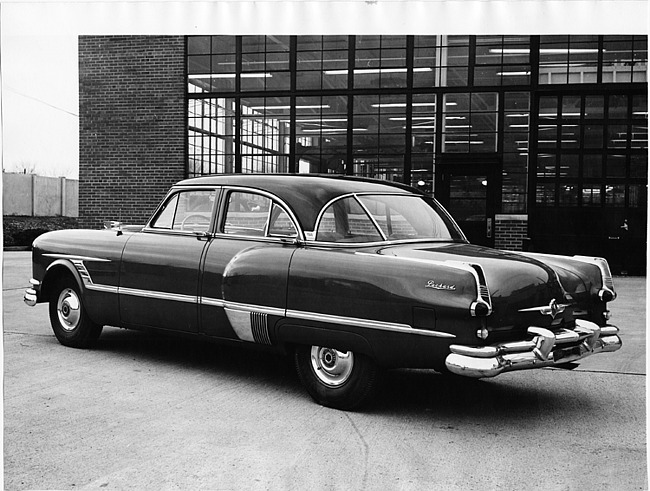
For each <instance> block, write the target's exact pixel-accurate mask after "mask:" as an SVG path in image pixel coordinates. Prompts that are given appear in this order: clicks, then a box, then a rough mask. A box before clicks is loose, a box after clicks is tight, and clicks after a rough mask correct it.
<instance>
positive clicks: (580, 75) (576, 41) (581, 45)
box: [539, 36, 599, 84]
mask: <svg viewBox="0 0 650 491" xmlns="http://www.w3.org/2000/svg"><path fill="white" fill-rule="evenodd" d="M598 53H599V47H598V36H541V39H540V48H539V83H540V84H567V83H570V84H582V83H596V82H597V80H598Z"/></svg>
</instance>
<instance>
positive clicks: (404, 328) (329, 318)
mask: <svg viewBox="0 0 650 491" xmlns="http://www.w3.org/2000/svg"><path fill="white" fill-rule="evenodd" d="M287 317H289V318H293V319H301V320H309V321H316V322H328V323H331V324H340V325H344V326H353V327H363V328H367V329H378V330H381V331H392V332H400V333H404V334H418V335H422V336H432V337H437V338H449V339H451V338H455V337H456V336H455V335H454V334H450V333H447V332H440V331H428V330H426V329H416V328H413V327H411V326H409V325H408V324H398V323H393V322H384V321H376V320H371V319H359V318H356V317H343V316H338V315H330V314H320V313H317V312H302V311H299V310H287Z"/></svg>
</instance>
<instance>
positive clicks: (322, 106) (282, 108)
mask: <svg viewBox="0 0 650 491" xmlns="http://www.w3.org/2000/svg"><path fill="white" fill-rule="evenodd" d="M251 109H257V110H260V111H261V110H267V111H286V110H287V109H291V106H251ZM296 109H329V105H327V104H313V105H307V106H296Z"/></svg>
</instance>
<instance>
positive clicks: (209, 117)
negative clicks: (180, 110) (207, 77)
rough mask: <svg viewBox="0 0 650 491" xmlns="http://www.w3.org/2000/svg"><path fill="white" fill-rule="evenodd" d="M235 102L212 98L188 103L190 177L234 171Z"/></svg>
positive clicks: (229, 99) (191, 100)
mask: <svg viewBox="0 0 650 491" xmlns="http://www.w3.org/2000/svg"><path fill="white" fill-rule="evenodd" d="M234 142H235V100H234V99H232V98H223V97H210V98H205V99H190V100H189V101H188V159H189V161H188V173H189V176H190V177H193V176H200V175H206V174H221V173H230V172H234V171H235V166H234V163H235V144H234Z"/></svg>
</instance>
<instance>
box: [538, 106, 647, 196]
mask: <svg viewBox="0 0 650 491" xmlns="http://www.w3.org/2000/svg"><path fill="white" fill-rule="evenodd" d="M537 131H538V141H537V146H538V153H537V173H536V177H537V196H536V200H537V203H538V204H539V205H544V206H556V205H557V206H613V207H622V206H626V203H627V205H628V206H631V205H630V203H637V202H638V199H639V196H641V194H639V189H641V188H639V187H638V186H642V185H643V184H642V182H643V181H642V179H646V178H647V148H648V136H647V96H646V95H630V94H589V95H572V94H567V95H548V96H542V97H540V99H539V126H538V128H537ZM637 178H638V179H639V181H635V179H637ZM630 182H632V183H633V185H631V186H630V185H626V183H630Z"/></svg>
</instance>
